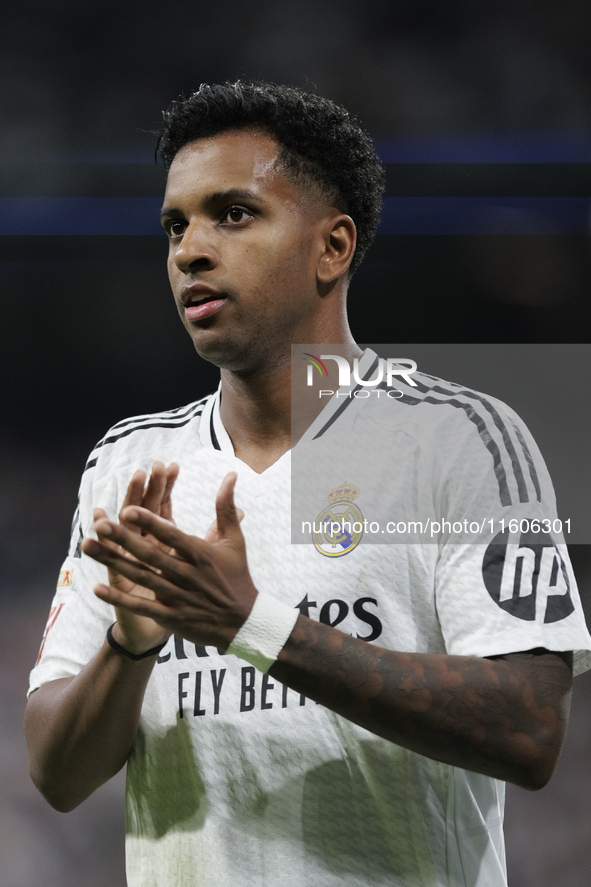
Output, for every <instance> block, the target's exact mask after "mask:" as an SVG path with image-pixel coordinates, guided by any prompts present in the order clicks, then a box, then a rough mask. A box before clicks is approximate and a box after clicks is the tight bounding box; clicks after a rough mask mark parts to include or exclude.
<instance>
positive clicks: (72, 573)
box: [29, 469, 115, 694]
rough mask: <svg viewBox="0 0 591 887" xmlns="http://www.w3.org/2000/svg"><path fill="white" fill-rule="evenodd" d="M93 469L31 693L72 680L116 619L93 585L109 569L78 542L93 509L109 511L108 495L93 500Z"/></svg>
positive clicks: (76, 517)
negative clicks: (64, 680) (58, 682)
mask: <svg viewBox="0 0 591 887" xmlns="http://www.w3.org/2000/svg"><path fill="white" fill-rule="evenodd" d="M93 474H94V473H93V471H92V469H91V470H89V471H87V472H85V474H84V475H83V478H82V484H81V487H80V499H79V506H78V509H77V510H76V514H75V515H74V521H73V524H72V538H71V542H70V549H69V553H68V556H67V557H66V559H65V561H64V563H63V565H62V568H61V570H60V573H59V578H58V582H57V588H56V592H55V596H54V598H53V601H52V604H51V607H50V610H49V617H48V620H47V625H46V627H45V632H44V634H43V638H42V641H41V647H40V650H39V655H38V657H37V662H36V664H35V667H34V668H33V670H32V672H31V675H30V683H29V694H30V693H32V692H33V690H37V689H38V688H39V687H40V686H41V685H42V684H45V683H47V682H48V681H54V680H57V679H58V678H65V677H73V676H74V675H76V674H78V672H79V671H81V669H82V668H83V667H84V666H85V665H86V663H87V662H89V661H90V659H92V657H93V656H94V655H95V654H96V653H97V652H98V651H99V649H100V648H101V647H102V645H103V642H104V639H105V633H106V630H107V628H108V626H109V625H110V624H111V623H112V622H114V621H115V611H114V609H113V607H111V606H110V605H109V604H106V603H105V602H104V601H101V600H99V598H97V597H96V595H95V594H94V592H93V589H94V587H95V585H97V584H98V583H99V582H102V583H104V582H106V581H107V570H106V568H105V567H103V566H102V565H101V564H98V563H96V561H93V560H92V559H91V558H89V557H86V555H84V554H82V552H81V550H80V542H81V541H82V538H84V537H85V536H89V535H94V531H93V521H92V508H93V506H94V505H102V506H103V507H105V508H106V509H107V512H108V513H112V512H113V510H114V509H113V508H112V507H109V505H110V503H109V499H110V497H109V494H108V491H107V492H106V494H103V495H102V496H100V497H99V498H96V499H95V501H94V502H93V498H94V497H95V495H96V491H95V490H94V488H93Z"/></svg>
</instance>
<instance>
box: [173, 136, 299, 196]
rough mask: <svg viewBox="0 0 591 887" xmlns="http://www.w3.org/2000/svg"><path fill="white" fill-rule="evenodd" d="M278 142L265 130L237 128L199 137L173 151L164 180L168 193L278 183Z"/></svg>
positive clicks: (262, 185)
mask: <svg viewBox="0 0 591 887" xmlns="http://www.w3.org/2000/svg"><path fill="white" fill-rule="evenodd" d="M278 152H279V145H278V143H277V142H276V141H275V140H274V139H273V138H272V137H270V136H269V135H267V134H266V133H257V132H250V131H238V132H229V133H222V134H220V135H216V136H212V137H210V138H204V139H199V140H198V141H195V142H190V143H189V144H187V145H185V146H184V147H183V148H181V149H180V151H179V152H178V153H177V154H176V156H175V158H174V160H173V161H172V164H171V166H170V170H169V173H168V181H167V188H166V191H167V194H169V193H170V192H171V191H176V190H177V189H181V190H183V191H185V190H186V188H187V187H189V188H191V189H192V190H193V189H195V190H202V189H203V190H209V189H210V188H213V189H214V190H226V189H228V188H229V189H234V188H240V187H242V188H245V187H248V186H250V187H253V186H254V187H257V186H258V187H257V190H258V188H261V187H264V185H265V184H266V183H268V184H271V182H272V183H273V184H274V185H277V184H278V182H277V178H278V177H279V178H280V179H283V180H284V182H285V184H287V182H286V180H285V179H284V177H283V176H282V175H281V173H280V172H279V171H278V170H277V168H276V161H277V155H278Z"/></svg>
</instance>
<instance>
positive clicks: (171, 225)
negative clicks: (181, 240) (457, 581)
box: [162, 219, 187, 240]
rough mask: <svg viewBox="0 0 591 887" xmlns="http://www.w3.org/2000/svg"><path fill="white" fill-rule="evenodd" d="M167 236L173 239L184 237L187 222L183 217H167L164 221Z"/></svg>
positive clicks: (163, 225)
mask: <svg viewBox="0 0 591 887" xmlns="http://www.w3.org/2000/svg"><path fill="white" fill-rule="evenodd" d="M162 227H163V228H164V230H165V232H166V235H167V237H169V238H170V239H171V240H172V239H173V238H175V237H182V236H183V234H184V233H185V229H186V227H187V223H186V222H185V221H184V220H183V219H166V221H163V222H162Z"/></svg>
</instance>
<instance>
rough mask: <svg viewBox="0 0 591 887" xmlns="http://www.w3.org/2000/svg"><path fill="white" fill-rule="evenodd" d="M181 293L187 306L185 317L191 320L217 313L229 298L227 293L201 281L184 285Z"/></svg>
mask: <svg viewBox="0 0 591 887" xmlns="http://www.w3.org/2000/svg"><path fill="white" fill-rule="evenodd" d="M180 295H181V301H182V303H183V305H184V306H185V318H186V320H188V321H191V322H195V321H198V320H204V319H205V318H207V317H211V316H212V315H213V314H216V313H217V312H218V311H219V310H220V308H222V307H223V306H224V305H225V303H226V300H227V297H226V296H225V295H222V294H221V293H219V292H216V291H215V290H213V289H211V288H210V287H208V286H204V285H203V284H200V283H195V284H192V285H189V286H184V287H183V288H182V290H181V293H180Z"/></svg>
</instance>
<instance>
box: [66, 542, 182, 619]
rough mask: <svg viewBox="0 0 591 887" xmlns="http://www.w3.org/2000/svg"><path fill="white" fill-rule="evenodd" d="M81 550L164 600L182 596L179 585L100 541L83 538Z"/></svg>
mask: <svg viewBox="0 0 591 887" xmlns="http://www.w3.org/2000/svg"><path fill="white" fill-rule="evenodd" d="M131 535H134V538H137V537H135V534H131ZM82 550H83V552H84V554H86V555H88V556H89V557H91V558H92V559H93V560H95V561H98V562H99V563H100V564H104V565H105V566H106V567H108V568H109V570H112V571H114V572H116V573H118V574H119V575H120V576H124V577H125V578H126V579H129V580H130V581H131V582H133V583H134V584H135V585H140V586H141V587H142V588H149V589H151V590H152V591H153V592H154V594H155V595H157V597H158V598H159V599H160V600H162V601H164V602H168V601H172V600H174V599H177V600H178V598H179V595H181V596H182V593H183V590H184V589H182V588H181V587H180V586H175V585H174V584H173V583H172V582H169V581H168V580H167V579H166V578H165V577H164V576H161V575H160V574H158V573H155V572H154V570H152V569H151V568H150V567H149V566H147V565H146V564H144V563H142V562H140V561H139V560H132V559H131V558H127V557H125V556H124V555H122V554H120V552H118V551H116V550H115V549H113V548H109V546H107V545H104V544H103V543H102V542H95V540H94V539H85V540H84V542H83V543H82Z"/></svg>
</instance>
